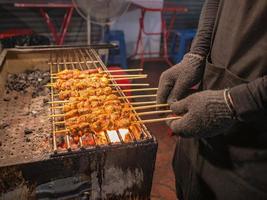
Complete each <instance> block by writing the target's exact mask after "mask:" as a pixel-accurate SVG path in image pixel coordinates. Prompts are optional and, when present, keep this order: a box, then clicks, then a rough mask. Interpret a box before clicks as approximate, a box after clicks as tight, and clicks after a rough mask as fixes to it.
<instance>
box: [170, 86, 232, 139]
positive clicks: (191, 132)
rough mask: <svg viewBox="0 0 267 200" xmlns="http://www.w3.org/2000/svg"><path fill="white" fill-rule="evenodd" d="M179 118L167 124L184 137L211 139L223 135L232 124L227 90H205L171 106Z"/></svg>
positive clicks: (229, 97) (230, 104) (230, 105)
mask: <svg viewBox="0 0 267 200" xmlns="http://www.w3.org/2000/svg"><path fill="white" fill-rule="evenodd" d="M170 108H171V109H172V111H173V112H174V113H175V114H176V115H179V116H182V118H181V119H178V120H170V121H168V122H167V124H168V125H169V126H170V128H171V129H172V130H173V132H174V133H176V134H178V135H181V136H184V137H212V136H215V135H218V134H221V133H223V132H224V131H225V130H227V129H229V128H230V127H231V125H232V124H233V123H234V121H235V119H234V117H233V116H234V110H233V106H232V103H231V96H230V94H229V93H228V90H217V91H216V90H206V91H203V92H198V93H195V94H192V95H190V96H188V97H187V98H185V99H182V100H181V101H177V102H174V103H172V104H171V106H170Z"/></svg>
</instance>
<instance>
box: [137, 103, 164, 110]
mask: <svg viewBox="0 0 267 200" xmlns="http://www.w3.org/2000/svg"><path fill="white" fill-rule="evenodd" d="M166 106H169V104H155V105H149V106H139V107H134V110H143V109H148V108H158V107H166Z"/></svg>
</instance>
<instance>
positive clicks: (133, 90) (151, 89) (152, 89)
mask: <svg viewBox="0 0 267 200" xmlns="http://www.w3.org/2000/svg"><path fill="white" fill-rule="evenodd" d="M157 89H158V88H142V89H127V90H114V91H112V93H118V92H143V91H155V90H157ZM58 95H59V94H58V93H57V94H54V96H55V97H56V96H58Z"/></svg>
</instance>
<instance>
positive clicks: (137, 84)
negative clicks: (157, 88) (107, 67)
mask: <svg viewBox="0 0 267 200" xmlns="http://www.w3.org/2000/svg"><path fill="white" fill-rule="evenodd" d="M110 85H112V86H121V87H124V86H149V83H122V84H118V83H116V84H110Z"/></svg>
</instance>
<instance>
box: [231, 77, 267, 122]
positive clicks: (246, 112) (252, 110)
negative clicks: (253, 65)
mask: <svg viewBox="0 0 267 200" xmlns="http://www.w3.org/2000/svg"><path fill="white" fill-rule="evenodd" d="M230 94H231V97H232V99H233V104H234V105H233V106H234V109H235V111H236V114H237V117H238V118H239V119H241V120H243V121H247V120H254V119H257V118H259V117H263V116H266V115H267V76H264V77H262V78H258V79H256V80H255V81H252V82H250V83H248V84H241V85H238V86H236V87H233V88H232V89H230Z"/></svg>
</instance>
